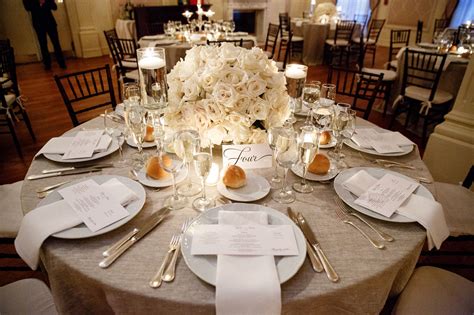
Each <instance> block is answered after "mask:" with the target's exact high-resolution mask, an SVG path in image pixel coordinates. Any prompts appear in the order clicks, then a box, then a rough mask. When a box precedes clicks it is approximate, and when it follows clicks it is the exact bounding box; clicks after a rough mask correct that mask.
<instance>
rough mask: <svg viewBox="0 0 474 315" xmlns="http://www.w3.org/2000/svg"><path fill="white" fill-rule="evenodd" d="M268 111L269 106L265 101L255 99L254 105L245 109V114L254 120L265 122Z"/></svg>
mask: <svg viewBox="0 0 474 315" xmlns="http://www.w3.org/2000/svg"><path fill="white" fill-rule="evenodd" d="M269 111H270V104H268V102H267V101H265V100H263V99H261V98H257V99H256V100H255V103H254V104H252V105H250V106H249V107H248V109H247V113H248V115H249V116H250V117H252V119H254V120H265V119H267V116H268V113H269Z"/></svg>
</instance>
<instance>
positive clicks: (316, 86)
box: [303, 81, 321, 125]
mask: <svg viewBox="0 0 474 315" xmlns="http://www.w3.org/2000/svg"><path fill="white" fill-rule="evenodd" d="M320 92H321V82H319V81H311V82H310V83H307V84H305V86H304V88H303V104H304V105H305V106H306V107H307V108H308V114H307V115H306V121H305V123H304V124H305V125H311V124H312V113H313V109H314V108H315V107H316V104H317V103H318V102H319V95H320Z"/></svg>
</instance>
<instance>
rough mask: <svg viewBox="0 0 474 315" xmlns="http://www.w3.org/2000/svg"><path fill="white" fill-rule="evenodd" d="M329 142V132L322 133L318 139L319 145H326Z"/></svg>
mask: <svg viewBox="0 0 474 315" xmlns="http://www.w3.org/2000/svg"><path fill="white" fill-rule="evenodd" d="M329 142H331V133H330V132H329V131H327V130H326V131H323V132H322V133H321V136H320V137H319V144H328V143H329Z"/></svg>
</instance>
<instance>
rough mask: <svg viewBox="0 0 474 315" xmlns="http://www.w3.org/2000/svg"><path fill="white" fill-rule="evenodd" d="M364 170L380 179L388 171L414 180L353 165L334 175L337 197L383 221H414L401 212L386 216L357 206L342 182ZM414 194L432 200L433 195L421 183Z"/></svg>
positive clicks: (353, 207) (355, 208) (380, 170)
mask: <svg viewBox="0 0 474 315" xmlns="http://www.w3.org/2000/svg"><path fill="white" fill-rule="evenodd" d="M361 170H365V171H366V172H367V173H369V174H370V175H372V176H373V177H375V178H377V179H380V178H382V177H383V176H384V175H385V174H387V173H390V174H392V175H395V176H398V177H401V178H404V179H406V180H409V181H412V182H414V180H413V179H412V178H410V177H407V176H405V175H402V174H400V173H397V172H393V171H389V170H386V169H382V168H375V167H353V168H349V169H345V170H343V171H342V172H340V173H339V175H338V176H337V177H336V179H335V180H334V190H335V191H336V194H337V195H338V196H339V198H341V199H342V201H344V202H345V203H346V204H347V205H348V206H349V207H351V208H352V209H354V210H356V211H359V212H360V213H363V214H365V215H368V216H369V217H372V218H376V219H379V220H383V221H389V222H399V223H410V222H415V221H414V220H412V219H409V218H407V217H405V216H403V215H401V214H398V213H396V212H395V213H394V214H393V215H392V216H391V217H390V218H387V217H385V216H383V215H381V214H378V213H376V212H374V211H372V210H369V209H367V208H364V207H362V206H359V205H357V204H355V203H354V201H355V200H356V199H357V196H356V195H354V194H352V193H351V192H349V191H348V190H347V189H345V188H344V187H343V186H342V184H343V183H344V182H345V181H346V180H348V179H349V178H351V177H352V176H353V175H354V174H356V173H357V172H359V171H361ZM413 193H414V194H415V195H418V196H420V197H425V198H427V199H431V200H434V197H433V195H432V194H431V193H430V191H429V190H428V189H426V187H424V186H423V185H419V186H418V188H417V189H416V190H415V191H414V192H413Z"/></svg>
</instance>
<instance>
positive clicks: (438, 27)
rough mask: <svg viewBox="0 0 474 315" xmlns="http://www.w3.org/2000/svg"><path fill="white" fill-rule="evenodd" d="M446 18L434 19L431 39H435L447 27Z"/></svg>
mask: <svg viewBox="0 0 474 315" xmlns="http://www.w3.org/2000/svg"><path fill="white" fill-rule="evenodd" d="M448 24H449V21H448V20H447V19H436V20H435V23H434V28H433V40H434V39H436V38H437V37H438V36H439V35H440V34H441V33H443V32H444V30H445V29H446V28H447V27H448Z"/></svg>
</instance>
